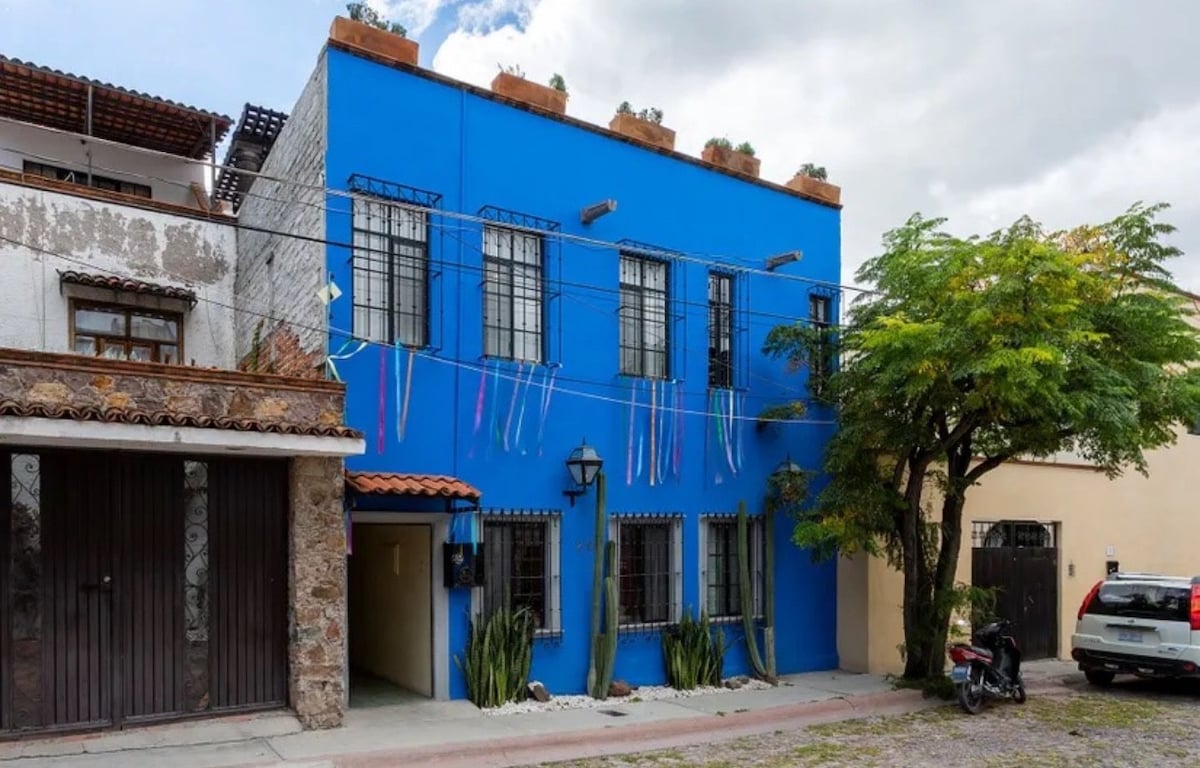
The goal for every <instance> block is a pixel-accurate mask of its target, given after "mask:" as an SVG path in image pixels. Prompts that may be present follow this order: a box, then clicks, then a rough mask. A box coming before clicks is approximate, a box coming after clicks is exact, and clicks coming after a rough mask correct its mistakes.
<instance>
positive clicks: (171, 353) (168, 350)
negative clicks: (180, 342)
mask: <svg viewBox="0 0 1200 768" xmlns="http://www.w3.org/2000/svg"><path fill="white" fill-rule="evenodd" d="M158 362H160V363H178V362H179V347H176V346H175V345H174V344H163V345H162V346H160V347H159V348H158Z"/></svg>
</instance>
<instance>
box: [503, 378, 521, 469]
mask: <svg viewBox="0 0 1200 768" xmlns="http://www.w3.org/2000/svg"><path fill="white" fill-rule="evenodd" d="M524 371H525V364H524V363H517V375H516V377H514V379H513V393H512V397H511V398H510V399H509V401H508V418H507V419H505V420H504V452H505V453H508V450H509V444H508V433H509V432H510V431H511V430H512V421H513V414H514V413H516V410H517V395H519V394H520V393H521V374H522V373H523V372H524Z"/></svg>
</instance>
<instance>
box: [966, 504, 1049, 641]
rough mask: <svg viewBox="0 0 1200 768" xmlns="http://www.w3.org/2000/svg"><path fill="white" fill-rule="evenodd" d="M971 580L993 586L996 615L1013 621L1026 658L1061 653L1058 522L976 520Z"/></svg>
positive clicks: (1014, 633) (1014, 631)
mask: <svg viewBox="0 0 1200 768" xmlns="http://www.w3.org/2000/svg"><path fill="white" fill-rule="evenodd" d="M973 538H974V542H973V543H974V544H975V546H974V547H972V549H971V583H972V584H973V585H974V586H976V587H982V588H985V589H994V590H995V594H996V611H995V612H996V615H997V617H999V618H1002V619H1008V620H1009V621H1011V622H1012V623H1013V636H1014V637H1015V638H1016V640H1017V643H1018V644H1019V646H1020V648H1021V652H1022V654H1023V656H1024V658H1026V659H1045V658H1055V657H1057V656H1058V549H1057V546H1056V544H1057V542H1056V541H1055V527H1054V526H1053V525H1050V524H1043V523H1038V522H1024V521H1005V522H1000V523H976V524H975V526H974V531H973Z"/></svg>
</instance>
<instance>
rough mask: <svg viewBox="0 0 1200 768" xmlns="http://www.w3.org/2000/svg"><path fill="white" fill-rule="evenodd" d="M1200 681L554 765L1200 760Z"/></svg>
mask: <svg viewBox="0 0 1200 768" xmlns="http://www.w3.org/2000/svg"><path fill="white" fill-rule="evenodd" d="M1197 704H1200V686H1198V685H1179V686H1163V685H1155V686H1151V685H1148V684H1143V683H1134V684H1129V685H1124V686H1122V685H1118V686H1116V687H1114V688H1113V689H1112V690H1110V691H1097V690H1089V689H1087V688H1085V687H1083V686H1082V685H1073V686H1072V687H1070V688H1067V689H1061V690H1060V692H1058V693H1056V694H1055V695H1042V696H1031V697H1030V699H1029V702H1028V703H1027V704H1025V705H1024V706H1018V705H1016V704H1012V703H1004V704H996V705H992V706H990V707H989V708H988V709H987V710H986V711H985V712H984V713H983V714H982V715H979V716H977V717H971V716H969V715H966V714H964V713H963V712H962V711H961V710H960V709H959V708H958V707H957V705H952V706H945V707H939V708H936V709H931V710H926V711H923V712H918V713H915V714H910V715H901V716H895V717H875V718H867V719H863V720H851V721H845V722H840V723H833V724H828V725H816V726H812V727H809V728H805V729H801V730H797V731H795V732H790V733H789V732H781V731H776V732H775V733H774V734H769V735H765V736H761V737H752V738H743V739H738V740H736V741H731V742H726V743H719V744H709V745H696V746H692V747H686V748H681V749H672V750H665V751H660V752H650V753H643V754H637V755H627V756H623V757H609V758H600V759H592V760H579V761H573V762H569V763H558V764H555V765H554V768H651V767H653V768H672V767H674V766H678V767H679V768H683V767H684V766H697V768H753V767H758V768H792V767H793V766H794V767H796V768H816V767H818V766H829V767H830V768H840V767H841V766H847V767H848V766H879V767H882V766H946V768H959V767H960V766H963V767H966V766H979V767H981V768H1007V767H1008V766H1014V767H1016V766H1020V767H1021V768H1026V767H1028V766H1111V767H1112V768H1116V767H1117V766H1133V765H1153V766H1195V765H1197V764H1200V728H1197V724H1198V722H1200V721H1198V720H1197V717H1196V711H1197Z"/></svg>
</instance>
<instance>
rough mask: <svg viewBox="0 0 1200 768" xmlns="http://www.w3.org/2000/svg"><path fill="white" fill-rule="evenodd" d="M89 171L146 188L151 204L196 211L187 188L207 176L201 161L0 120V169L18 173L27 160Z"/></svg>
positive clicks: (200, 183) (194, 199)
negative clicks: (156, 202)
mask: <svg viewBox="0 0 1200 768" xmlns="http://www.w3.org/2000/svg"><path fill="white" fill-rule="evenodd" d="M89 154H90V156H91V168H92V173H94V174H96V175H97V176H105V177H108V178H110V179H117V180H119V181H128V182H132V183H134V184H145V185H147V186H149V187H150V195H151V197H152V198H153V199H155V200H161V201H163V202H167V203H176V204H179V205H186V206H192V207H194V206H195V205H196V198H195V195H193V194H192V191H191V189H190V188H189V185H190V184H191V183H193V182H195V183H197V184H199V185H200V186H201V187H203V186H204V179H205V175H206V173H207V171H206V169H205V168H204V166H202V165H200V164H199V163H194V162H188V161H187V160H185V159H184V158H175V157H167V156H163V155H156V154H152V153H149V152H144V151H138V150H136V149H132V148H126V147H120V146H114V145H112V144H107V143H104V142H96V141H89V140H88V139H87V137H86V136H83V135H81V134H62V133H56V132H54V131H48V130H46V129H44V128H39V127H37V126H33V125H26V124H23V123H16V122H13V121H11V120H0V168H10V169H12V170H14V171H20V170H22V168H23V166H24V161H25V160H32V161H34V162H37V163H44V164H45V165H54V166H58V167H59V168H69V169H71V170H75V171H84V172H86V171H87V169H88V159H89Z"/></svg>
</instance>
